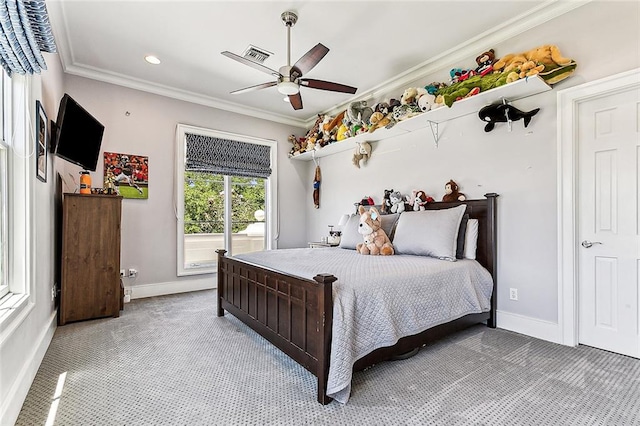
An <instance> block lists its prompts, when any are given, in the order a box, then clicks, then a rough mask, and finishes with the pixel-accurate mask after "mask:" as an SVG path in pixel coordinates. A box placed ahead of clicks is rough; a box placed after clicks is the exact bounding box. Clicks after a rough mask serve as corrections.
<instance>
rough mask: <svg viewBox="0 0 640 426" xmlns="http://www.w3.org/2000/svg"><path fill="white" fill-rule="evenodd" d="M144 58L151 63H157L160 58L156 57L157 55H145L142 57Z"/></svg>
mask: <svg viewBox="0 0 640 426" xmlns="http://www.w3.org/2000/svg"><path fill="white" fill-rule="evenodd" d="M144 60H145V61H147V62H149V63H150V64H152V65H158V64H159V63H160V59H158V58H157V57H155V56H153V55H147V56H145V57H144Z"/></svg>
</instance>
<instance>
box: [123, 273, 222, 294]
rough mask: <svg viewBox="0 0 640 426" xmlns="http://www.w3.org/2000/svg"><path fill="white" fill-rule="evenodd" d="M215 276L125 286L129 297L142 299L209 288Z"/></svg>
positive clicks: (212, 287)
mask: <svg viewBox="0 0 640 426" xmlns="http://www.w3.org/2000/svg"><path fill="white" fill-rule="evenodd" d="M216 285H217V281H216V279H215V277H213V278H212V277H210V276H209V277H207V278H202V279H198V280H184V281H170V282H166V283H153V284H140V285H133V286H128V287H127V286H125V292H126V291H127V290H128V291H129V294H130V295H131V299H142V298H145V297H153V296H164V295H166V294H176V293H186V292H188V291H198V290H210V289H214V288H216Z"/></svg>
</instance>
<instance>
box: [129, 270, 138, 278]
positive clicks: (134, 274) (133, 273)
mask: <svg viewBox="0 0 640 426" xmlns="http://www.w3.org/2000/svg"><path fill="white" fill-rule="evenodd" d="M136 275H138V271H137V270H136V269H133V268H129V278H133V277H135V276H136Z"/></svg>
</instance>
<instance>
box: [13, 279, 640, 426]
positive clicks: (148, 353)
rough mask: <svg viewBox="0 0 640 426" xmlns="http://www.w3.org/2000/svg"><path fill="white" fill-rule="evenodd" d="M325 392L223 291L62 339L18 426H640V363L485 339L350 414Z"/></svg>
mask: <svg viewBox="0 0 640 426" xmlns="http://www.w3.org/2000/svg"><path fill="white" fill-rule="evenodd" d="M61 376H62V377H64V384H63V385H60V386H61V388H59V389H58V392H57V393H56V386H57V385H58V382H59V379H60V377H61ZM315 392H316V381H315V378H314V377H313V376H312V375H311V374H310V373H308V372H307V371H306V370H305V369H303V368H302V367H300V366H298V365H297V364H296V363H295V362H293V361H291V360H290V359H289V358H288V357H287V356H285V355H283V354H282V353H281V352H279V351H278V350H277V349H275V348H274V347H273V346H272V345H271V344H269V343H268V342H267V341H266V340H264V339H262V338H261V337H259V336H258V335H256V333H254V332H253V331H252V330H250V329H248V328H247V327H246V326H244V325H243V324H242V323H240V322H239V321H238V320H236V319H235V318H234V317H233V316H231V315H230V314H226V316H225V317H224V318H218V317H216V315H215V292H214V291H202V292H195V293H186V294H181V295H173V296H163V297H154V298H149V299H141V300H136V301H133V302H132V303H130V304H127V305H125V310H124V311H123V313H122V316H121V317H120V318H109V319H103V320H93V321H86V322H81V323H73V324H68V325H65V326H63V327H59V328H58V329H57V331H56V333H55V336H54V338H53V341H52V343H51V346H50V347H49V350H48V351H47V354H46V356H45V358H44V361H43V363H42V365H41V367H40V370H39V371H38V374H37V376H36V379H35V381H34V383H33V385H32V386H31V390H30V392H29V394H28V396H27V399H26V401H25V404H24V406H23V408H22V411H21V413H20V416H19V418H18V421H17V424H18V425H44V424H45V422H46V421H47V417H48V416H49V414H50V412H54V414H55V424H57V425H235V424H243V425H255V424H291V425H303V424H306V425H316V424H326V425H338V424H348V425H431V424H434V425H468V424H469V425H470V424H473V425H503V424H504V425H634V424H640V361H639V360H636V359H633V358H628V357H625V356H621V355H615V354H612V353H609V352H605V351H601V350H597V349H593V348H588V347H584V346H580V347H578V348H569V347H565V346H561V345H556V344H552V343H548V342H544V341H541V340H537V339H533V338H530V337H526V336H522V335H519V334H516V333H511V332H508V331H504V330H499V329H489V328H487V327H484V326H477V327H473V328H471V329H469V330H467V331H463V332H461V333H458V334H456V335H455V336H452V337H450V338H447V339H445V340H443V341H440V342H438V343H437V344H434V345H432V346H429V347H425V348H423V349H422V350H421V351H420V352H419V353H418V354H417V355H416V356H414V357H413V358H410V359H408V360H404V361H394V362H387V363H383V364H379V365H377V366H374V367H373V368H370V369H368V370H366V371H363V372H359V373H356V374H355V376H354V382H353V391H352V396H351V399H350V400H349V403H348V404H346V405H340V404H339V403H336V402H333V403H331V404H329V405H328V406H322V405H320V404H318V403H317V402H316V395H315ZM52 405H53V407H54V409H53V410H52ZM56 407H57V409H56Z"/></svg>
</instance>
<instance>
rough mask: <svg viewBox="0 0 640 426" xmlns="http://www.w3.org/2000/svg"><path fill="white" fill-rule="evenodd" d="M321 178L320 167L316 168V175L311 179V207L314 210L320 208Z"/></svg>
mask: <svg viewBox="0 0 640 426" xmlns="http://www.w3.org/2000/svg"><path fill="white" fill-rule="evenodd" d="M321 180H322V176H321V175H320V166H316V175H315V177H314V178H313V205H314V207H315V208H316V209H319V208H320V181H321Z"/></svg>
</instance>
